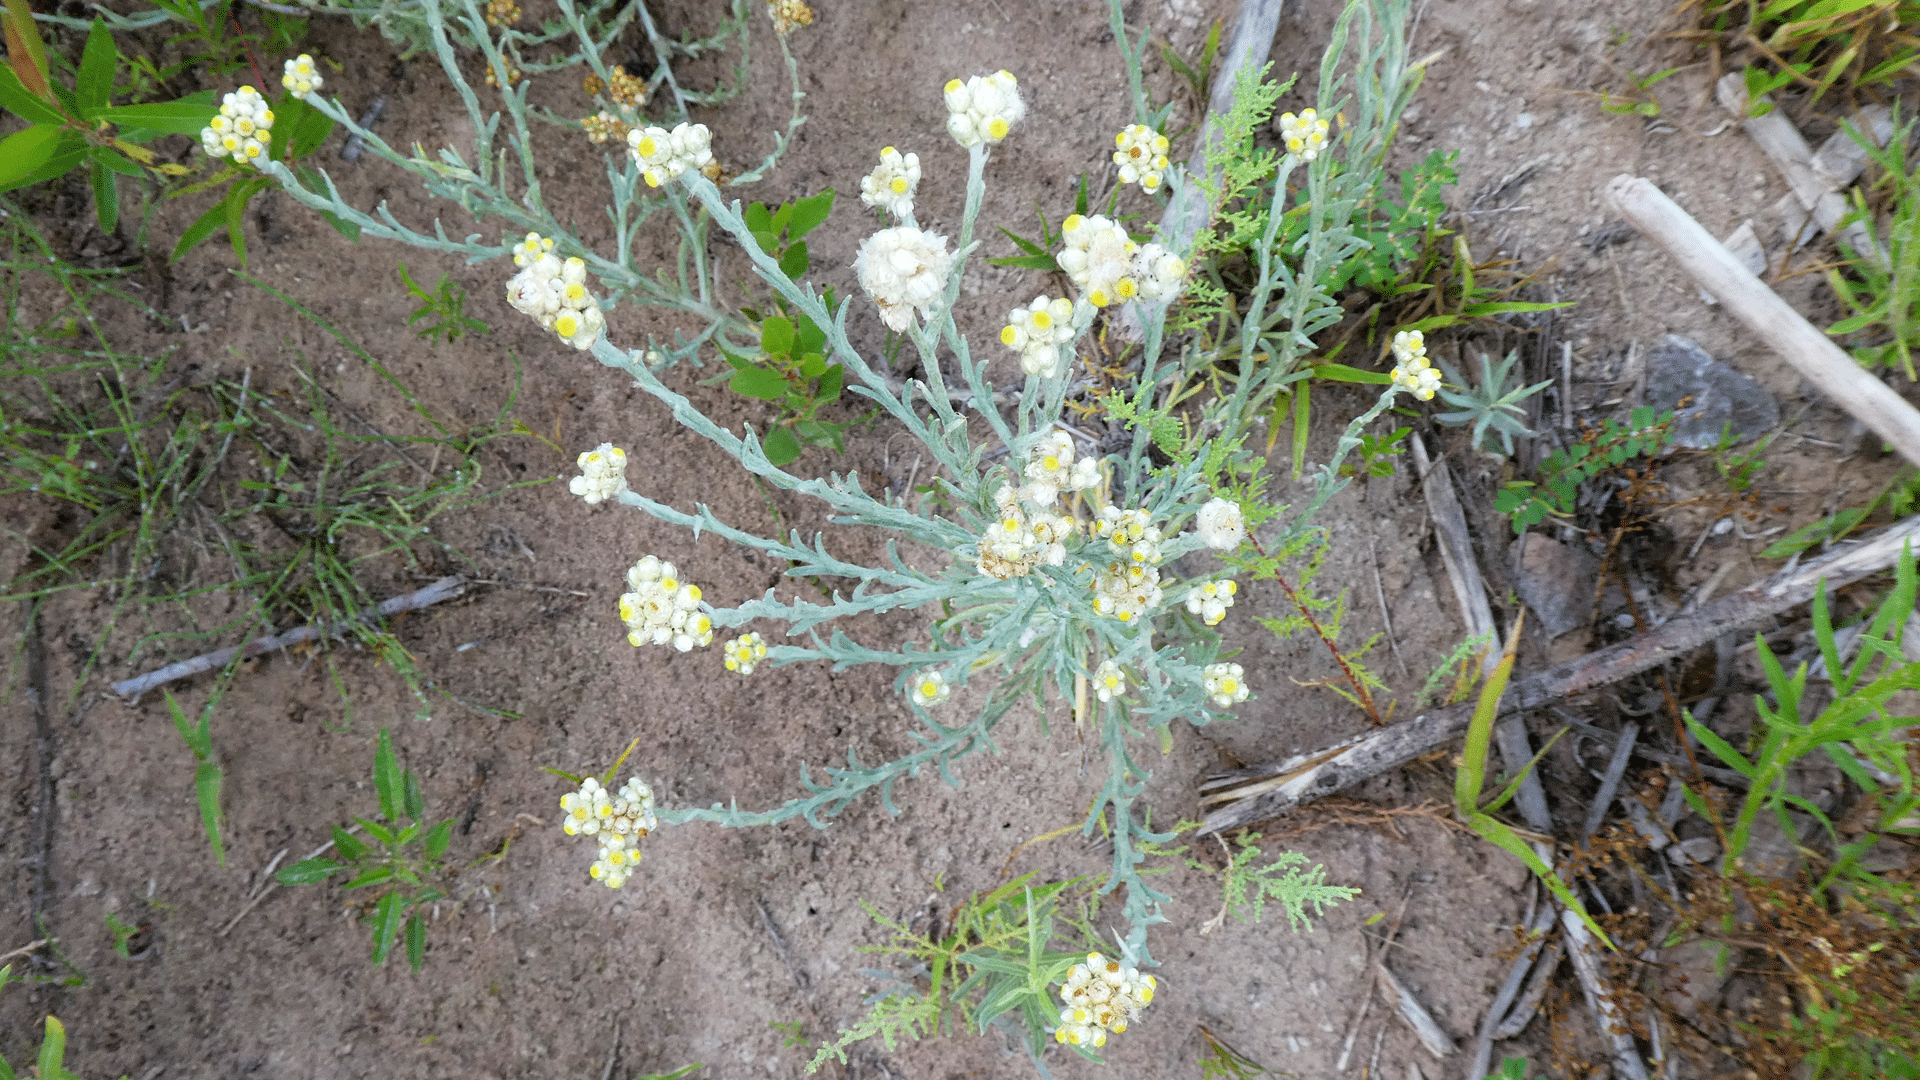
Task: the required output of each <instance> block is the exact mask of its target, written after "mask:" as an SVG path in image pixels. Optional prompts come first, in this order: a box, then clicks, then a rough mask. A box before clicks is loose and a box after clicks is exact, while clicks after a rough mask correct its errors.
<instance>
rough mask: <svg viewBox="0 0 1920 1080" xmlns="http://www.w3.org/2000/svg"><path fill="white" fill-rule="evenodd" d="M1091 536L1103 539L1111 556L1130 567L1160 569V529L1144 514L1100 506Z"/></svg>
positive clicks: (1149, 516)
mask: <svg viewBox="0 0 1920 1080" xmlns="http://www.w3.org/2000/svg"><path fill="white" fill-rule="evenodd" d="M1093 535H1095V536H1098V537H1102V538H1104V539H1105V540H1106V542H1107V546H1108V547H1109V548H1111V549H1112V550H1113V553H1114V554H1115V555H1121V556H1124V557H1125V558H1126V560H1127V562H1128V563H1129V564H1131V565H1134V566H1158V565H1160V539H1161V538H1160V528H1159V526H1157V525H1155V524H1154V523H1153V517H1152V515H1150V514H1148V513H1147V512H1146V511H1145V510H1122V509H1120V508H1119V507H1117V506H1103V507H1101V508H1100V517H1099V519H1098V520H1096V521H1095V522H1094V523H1093Z"/></svg>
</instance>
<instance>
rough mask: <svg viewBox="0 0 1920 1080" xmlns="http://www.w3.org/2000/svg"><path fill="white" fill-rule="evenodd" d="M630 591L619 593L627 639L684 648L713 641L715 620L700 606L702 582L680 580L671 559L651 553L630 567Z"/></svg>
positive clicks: (638, 643) (630, 643) (639, 644)
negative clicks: (692, 583) (662, 559)
mask: <svg viewBox="0 0 1920 1080" xmlns="http://www.w3.org/2000/svg"><path fill="white" fill-rule="evenodd" d="M627 588H628V590H629V591H628V592H626V593H624V594H623V595H622V596H621V597H620V621H621V622H624V623H626V624H627V643H628V644H629V645H632V646H633V647H635V648H639V647H640V646H642V645H672V646H673V647H674V648H676V649H679V650H680V651H681V652H688V651H690V650H692V648H693V647H694V646H695V645H703V646H704V645H711V644H712V643H713V620H712V619H711V618H709V617H708V616H707V613H706V612H704V611H701V610H700V586H698V585H687V584H683V583H682V582H681V581H680V572H679V571H678V570H675V569H674V566H673V564H672V563H670V562H661V561H660V560H659V559H656V558H654V557H653V556H652V555H648V556H647V557H646V558H643V559H641V560H640V561H639V562H637V563H634V564H633V568H632V569H630V570H628V571H627Z"/></svg>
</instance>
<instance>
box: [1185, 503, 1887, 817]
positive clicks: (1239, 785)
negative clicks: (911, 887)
mask: <svg viewBox="0 0 1920 1080" xmlns="http://www.w3.org/2000/svg"><path fill="white" fill-rule="evenodd" d="M1915 536H1920V515H1915V516H1913V517H1908V518H1903V519H1901V520H1900V521H1898V522H1895V523H1894V524H1892V525H1889V526H1887V527H1886V528H1884V529H1881V530H1879V531H1877V532H1875V533H1872V534H1871V535H1869V536H1868V537H1866V538H1864V539H1862V540H1861V541H1859V542H1858V543H1854V544H1846V545H1842V546H1840V547H1838V548H1836V549H1835V550H1833V551H1831V552H1828V553H1827V554H1826V555H1823V556H1821V557H1820V558H1818V559H1813V560H1810V561H1808V562H1805V563H1802V564H1801V565H1799V566H1797V567H1789V568H1788V569H1786V570H1783V571H1781V572H1780V573H1778V574H1775V575H1774V576H1773V577H1770V578H1765V579H1762V580H1760V581H1757V582H1755V583H1754V584H1752V585H1749V586H1747V587H1746V588H1744V589H1742V590H1740V591H1739V592H1736V593H1732V594H1730V595H1728V596H1725V597H1722V598H1721V599H1719V600H1716V601H1714V602H1713V603H1711V604H1708V605H1706V606H1705V607H1702V608H1700V609H1699V610H1697V611H1693V612H1689V613H1686V614H1682V615H1676V616H1674V617H1673V618H1671V619H1669V620H1667V621H1666V622H1665V623H1663V624H1661V625H1660V626H1659V627H1658V628H1656V629H1654V630H1650V631H1648V632H1647V633H1644V634H1640V635H1637V636H1635V637H1632V638H1629V639H1628V640H1626V641H1623V642H1621V643H1620V644H1618V645H1613V646H1610V647H1608V648H1605V649H1599V650H1596V651H1594V652H1591V653H1588V654H1587V655H1585V656H1583V657H1580V658H1579V659H1577V660H1573V661H1570V662H1568V663H1565V664H1561V665H1559V666H1557V667H1554V668H1551V669H1549V670H1547V671H1543V672H1540V673H1538V674H1535V675H1532V676H1529V677H1528V678H1526V679H1522V680H1520V681H1519V682H1517V683H1515V684H1514V686H1513V687H1512V688H1511V689H1510V690H1509V691H1508V695H1507V697H1506V698H1505V699H1504V701H1503V708H1502V710H1501V711H1502V714H1503V715H1505V714H1507V713H1513V712H1520V711H1524V710H1528V709H1537V708H1540V707H1541V706H1543V705H1547V704H1549V703H1552V702H1555V701H1558V700H1560V699H1562V698H1566V697H1570V696H1572V695H1574V694H1579V693H1583V692H1585V691H1588V690H1592V689H1594V688H1595V687H1600V686H1605V685H1607V684H1609V683H1613V682H1617V681H1619V680H1621V679H1624V678H1626V677H1627V676H1629V675H1634V674H1637V673H1639V672H1642V671H1645V670H1647V669H1648V668H1651V667H1654V666H1656V665H1658V664H1662V663H1665V662H1666V661H1668V660H1671V659H1673V658H1675V657H1678V656H1680V655H1682V654H1684V653H1687V652H1690V651H1691V650H1693V649H1695V648H1698V647H1699V646H1701V645H1704V644H1706V643H1707V642H1709V641H1712V640H1713V639H1714V638H1716V637H1719V636H1720V635H1721V634H1724V633H1728V632H1730V631H1734V630H1739V629H1742V628H1744V627H1746V626H1750V625H1752V624H1753V623H1754V622H1756V621H1758V620H1760V619H1764V618H1767V617H1769V616H1772V615H1775V614H1778V613H1779V612H1782V611H1785V610H1787V609H1789V608H1793V607H1797V606H1799V605H1800V604H1804V603H1806V602H1807V601H1808V600H1811V599H1812V598H1813V595H1814V592H1815V590H1816V589H1817V588H1818V587H1819V585H1820V583H1821V582H1822V581H1825V582H1826V584H1827V587H1828V588H1838V587H1840V586H1843V585H1849V584H1851V583H1853V582H1855V581H1858V580H1860V579H1861V578H1863V577H1866V576H1867V575H1868V574H1872V573H1876V572H1878V571H1881V570H1884V569H1886V568H1887V567H1888V566H1891V565H1892V564H1893V561H1894V560H1895V559H1896V558H1898V557H1899V556H1900V551H1901V548H1902V546H1903V545H1904V544H1906V543H1908V542H1909V541H1911V540H1912V539H1913V538H1914V537H1915ZM1472 716H1473V703H1472V702H1471V701H1466V702H1461V703H1460V704H1457V705H1450V706H1448V707H1446V708H1444V709H1437V710H1435V711H1433V712H1430V713H1424V714H1422V715H1420V716H1416V717H1414V718H1413V719H1411V720H1405V721H1402V722H1400V723H1398V724H1393V725H1391V726H1389V727H1384V728H1380V729H1379V730H1377V731H1369V732H1367V733H1366V734H1364V735H1360V736H1356V737H1354V738H1352V739H1348V740H1346V741H1344V742H1340V743H1336V744H1334V745H1332V746H1329V747H1323V748H1321V749H1319V750H1314V751H1312V752H1310V753H1306V754H1300V755H1296V756H1295V757H1292V758H1288V759H1287V760H1285V761H1280V762H1275V763H1272V764H1267V765H1257V766H1253V767H1251V768H1247V769H1238V770H1234V771H1233V772H1229V773H1222V774H1218V775H1215V776H1211V777H1208V778H1207V779H1206V780H1204V781H1203V782H1202V783H1201V785H1200V791H1201V794H1202V800H1201V801H1202V804H1203V805H1212V806H1213V807H1214V808H1213V809H1212V810H1211V811H1210V812H1208V814H1207V815H1206V824H1205V825H1204V826H1203V827H1202V829H1201V832H1202V834H1205V833H1212V832H1231V831H1232V830H1234V829H1243V828H1246V827H1248V826H1250V825H1253V824H1254V823H1256V822H1259V821H1264V820H1266V819H1268V818H1271V817H1276V816H1278V815H1280V814H1282V813H1284V812H1286V811H1288V810H1290V809H1292V808H1293V807H1295V806H1299V805H1300V804H1302V803H1306V802H1311V801H1313V800H1314V799H1318V798H1322V797H1324V796H1327V795H1332V794H1334V793H1335V792H1338V791H1341V790H1344V789H1345V788H1347V787H1350V786H1352V785H1353V784H1356V783H1359V782H1360V781H1362V780H1366V779H1368V778H1370V777H1373V776H1377V775H1379V774H1380V773H1383V772H1386V771H1387V770H1388V769H1392V768H1396V767H1398V766H1400V765H1403V764H1405V763H1407V762H1409V761H1412V760H1413V759H1414V758H1417V757H1419V756H1421V755H1422V754H1425V753H1428V752H1429V751H1432V750H1435V749H1437V748H1439V747H1442V746H1444V745H1446V744H1447V743H1448V742H1450V741H1451V740H1452V739H1453V738H1454V737H1455V736H1457V735H1459V734H1460V733H1461V732H1463V731H1465V730H1466V728H1467V721H1468V720H1469V719H1471V718H1472Z"/></svg>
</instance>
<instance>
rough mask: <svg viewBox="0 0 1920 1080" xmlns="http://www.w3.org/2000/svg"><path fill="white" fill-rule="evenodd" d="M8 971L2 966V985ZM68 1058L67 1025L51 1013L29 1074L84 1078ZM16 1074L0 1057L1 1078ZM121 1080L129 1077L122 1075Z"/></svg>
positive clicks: (46, 1078)
mask: <svg viewBox="0 0 1920 1080" xmlns="http://www.w3.org/2000/svg"><path fill="white" fill-rule="evenodd" d="M6 973H7V969H6V968H0V986H4V985H5V984H6V981H5V980H6ZM66 1059H67V1028H66V1025H65V1024H62V1023H61V1022H60V1019H59V1017H56V1016H52V1015H49V1016H48V1017H47V1025H46V1030H45V1032H44V1034H43V1035H42V1037H41V1040H40V1053H39V1054H38V1055H37V1056H36V1057H35V1058H34V1070H33V1072H31V1073H29V1074H28V1075H29V1076H36V1077H39V1080H83V1078H82V1077H81V1076H80V1074H79V1073H76V1072H74V1071H72V1070H71V1069H68V1068H67V1067H66ZM16 1075H18V1074H16V1073H15V1072H14V1071H13V1066H11V1065H9V1064H7V1059H6V1058H4V1057H0V1080H14V1077H15V1076H16ZM120 1080H127V1078H126V1077H125V1076H122V1077H121V1078H120Z"/></svg>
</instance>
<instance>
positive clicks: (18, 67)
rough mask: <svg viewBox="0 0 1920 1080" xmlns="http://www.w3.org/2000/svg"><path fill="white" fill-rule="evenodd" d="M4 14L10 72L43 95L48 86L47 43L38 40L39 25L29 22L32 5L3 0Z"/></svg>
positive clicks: (30, 20)
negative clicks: (5, 4) (5, 7)
mask: <svg viewBox="0 0 1920 1080" xmlns="http://www.w3.org/2000/svg"><path fill="white" fill-rule="evenodd" d="M6 15H7V17H6V39H7V58H8V60H9V61H10V62H11V63H12V64H13V73H14V74H15V75H18V76H19V77H20V83H21V85H23V86H25V87H26V88H27V89H28V90H29V91H30V92H32V93H34V94H37V95H39V96H40V97H43V98H44V97H46V96H47V91H48V89H49V87H48V84H47V46H46V44H45V43H44V42H42V41H41V40H40V30H39V28H38V27H36V26H34V25H33V4H32V3H31V2H30V0H7V13H6Z"/></svg>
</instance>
